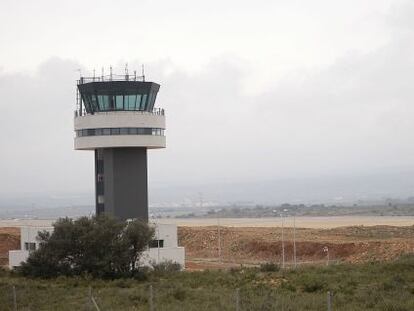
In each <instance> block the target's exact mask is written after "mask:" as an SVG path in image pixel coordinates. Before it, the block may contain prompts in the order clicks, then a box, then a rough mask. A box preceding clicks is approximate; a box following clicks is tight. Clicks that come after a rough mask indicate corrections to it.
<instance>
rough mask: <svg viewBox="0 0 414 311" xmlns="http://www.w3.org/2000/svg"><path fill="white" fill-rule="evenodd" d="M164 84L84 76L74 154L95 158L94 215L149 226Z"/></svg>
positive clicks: (79, 85)
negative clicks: (151, 169) (150, 159)
mask: <svg viewBox="0 0 414 311" xmlns="http://www.w3.org/2000/svg"><path fill="white" fill-rule="evenodd" d="M159 88H160V85H159V84H157V83H153V82H147V81H145V76H137V75H136V73H135V74H134V75H129V74H128V72H126V74H125V75H113V74H112V69H111V74H110V75H107V76H104V75H102V76H99V77H98V76H96V77H95V76H94V77H82V76H81V77H80V79H79V80H78V81H77V106H76V111H75V121H74V123H75V133H76V135H75V149H76V150H93V151H94V153H95V204H96V214H97V215H99V214H102V213H107V214H110V215H113V216H115V217H116V218H119V219H124V220H125V219H132V218H137V219H141V220H144V221H148V178H147V150H148V149H156V148H165V135H164V131H165V114H164V110H163V109H160V108H154V105H155V101H156V98H157V93H158V90H159Z"/></svg>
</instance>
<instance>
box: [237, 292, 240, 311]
mask: <svg viewBox="0 0 414 311" xmlns="http://www.w3.org/2000/svg"><path fill="white" fill-rule="evenodd" d="M236 311H240V288H237V289H236Z"/></svg>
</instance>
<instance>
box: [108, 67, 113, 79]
mask: <svg viewBox="0 0 414 311" xmlns="http://www.w3.org/2000/svg"><path fill="white" fill-rule="evenodd" d="M109 81H112V66H109Z"/></svg>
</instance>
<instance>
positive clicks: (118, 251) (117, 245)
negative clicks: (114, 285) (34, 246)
mask: <svg viewBox="0 0 414 311" xmlns="http://www.w3.org/2000/svg"><path fill="white" fill-rule="evenodd" d="M53 227H54V231H53V233H51V234H50V233H49V232H46V231H44V232H39V240H40V242H41V246H40V247H39V249H38V250H36V251H34V252H32V253H30V256H29V258H28V260H27V262H26V263H23V264H22V266H21V267H19V268H18V271H19V272H20V273H21V274H23V275H25V276H33V277H46V278H47V277H57V276H60V275H64V276H73V275H85V274H86V275H91V276H93V277H109V278H114V277H125V276H133V275H135V274H136V272H137V270H138V267H137V262H138V259H139V258H140V256H141V254H142V252H143V251H144V250H145V249H146V248H147V246H148V244H149V242H150V241H151V239H152V237H153V235H154V230H153V229H152V228H150V227H149V226H148V224H147V223H144V222H140V221H138V220H135V221H131V222H121V221H117V220H116V219H114V218H111V217H108V216H96V217H92V218H88V217H81V218H79V219H77V220H72V219H70V218H61V219H59V220H58V221H56V223H54V224H53Z"/></svg>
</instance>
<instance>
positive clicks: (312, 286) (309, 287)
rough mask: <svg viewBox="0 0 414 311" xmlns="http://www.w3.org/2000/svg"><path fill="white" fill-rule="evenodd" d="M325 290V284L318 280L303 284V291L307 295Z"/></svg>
mask: <svg viewBox="0 0 414 311" xmlns="http://www.w3.org/2000/svg"><path fill="white" fill-rule="evenodd" d="M324 289H325V284H324V283H323V282H321V281H319V280H310V281H307V282H305V283H304V285H303V291H304V292H307V293H314V292H319V291H322V290H324Z"/></svg>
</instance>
